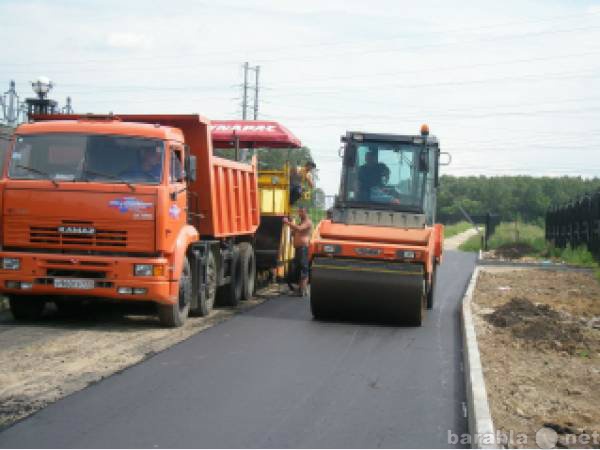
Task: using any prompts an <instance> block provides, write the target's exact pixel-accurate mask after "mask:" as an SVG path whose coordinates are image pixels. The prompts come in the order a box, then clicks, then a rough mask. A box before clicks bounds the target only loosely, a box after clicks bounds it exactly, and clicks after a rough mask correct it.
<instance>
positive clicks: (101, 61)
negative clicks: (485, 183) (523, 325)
mask: <svg viewBox="0 0 600 450" xmlns="http://www.w3.org/2000/svg"><path fill="white" fill-rule="evenodd" d="M597 14H598V13H595V12H589V13H578V14H572V15H563V16H553V17H546V18H536V19H534V20H523V21H508V22H502V23H497V24H488V25H479V26H476V27H467V28H465V27H460V28H450V29H445V30H440V29H436V30H435V31H427V32H417V33H414V32H413V33H411V35H410V36H407V34H406V33H403V34H401V35H398V36H386V37H385V38H379V39H369V42H385V43H388V42H390V41H393V40H404V39H410V38H411V37H419V36H431V35H433V36H435V35H445V34H447V33H455V32H458V33H462V34H464V32H465V31H467V32H468V31H478V30H489V29H494V28H506V27H508V26H512V25H529V24H536V23H545V22H554V21H558V22H560V23H561V24H562V23H564V22H565V20H568V19H577V18H580V17H590V16H596V15H597ZM585 29H587V28H577V29H571V30H568V29H567V30H547V31H544V33H546V32H553V31H558V32H562V31H579V30H585ZM538 33H539V32H538ZM358 43H359V42H356V41H348V40H344V41H337V42H326V43H323V42H319V43H312V44H299V45H286V46H276V47H271V48H263V49H262V50H261V51H262V52H265V53H268V54H272V53H273V52H277V51H284V52H286V53H289V51H290V50H292V49H303V48H306V49H311V48H324V47H338V46H344V45H352V46H355V45H356V44H358ZM419 48H422V47H419ZM221 54H222V52H221V51H218V50H215V51H209V52H189V53H182V54H178V55H173V54H172V52H169V53H167V54H164V55H162V56H160V57H159V56H158V55H156V54H153V55H151V56H145V57H128V58H100V59H97V58H96V59H87V60H81V59H80V60H77V61H73V60H69V61H56V60H52V61H37V62H36V64H43V65H81V64H88V63H91V64H106V63H112V62H118V61H124V60H125V61H128V62H133V61H144V60H148V61H156V60H157V58H160V61H164V60H165V59H168V58H172V59H181V57H182V56H186V55H187V56H190V57H202V56H210V55H221ZM216 64H228V65H229V64H236V62H234V61H227V62H225V61H222V62H217V63H216ZM203 65H206V64H205V63H204V62H203ZM0 66H13V67H14V66H24V67H29V66H31V62H30V61H28V62H17V63H0Z"/></svg>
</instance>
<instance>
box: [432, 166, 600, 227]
mask: <svg viewBox="0 0 600 450" xmlns="http://www.w3.org/2000/svg"><path fill="white" fill-rule="evenodd" d="M599 190H600V178H590V179H584V178H582V177H568V176H564V177H531V176H493V177H487V176H483V175H482V176H471V177H457V176H453V175H443V176H441V177H440V186H439V190H438V199H437V201H438V204H437V218H438V221H439V222H442V223H454V222H457V221H460V220H463V219H464V216H463V215H462V213H461V212H460V208H459V205H460V206H462V208H463V209H464V210H465V211H467V212H468V213H469V214H473V215H479V214H486V213H488V212H491V213H496V214H498V215H499V216H500V219H501V220H502V221H514V220H520V221H523V222H529V223H535V224H538V225H540V226H543V225H544V218H545V214H546V211H547V210H548V208H549V207H550V206H551V205H556V204H564V203H566V202H569V201H571V200H574V199H576V198H578V197H580V196H581V195H583V194H585V193H593V192H596V191H599Z"/></svg>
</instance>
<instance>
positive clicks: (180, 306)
mask: <svg viewBox="0 0 600 450" xmlns="http://www.w3.org/2000/svg"><path fill="white" fill-rule="evenodd" d="M191 272H192V271H191V270H190V262H189V261H188V259H187V257H185V259H184V260H183V269H182V270H181V276H180V277H179V297H178V302H177V303H175V304H173V305H158V318H159V320H160V323H161V325H162V326H164V327H168V328H175V327H180V326H182V325H183V324H184V323H185V320H186V319H187V316H188V314H189V312H190V304H191V301H192V273H191Z"/></svg>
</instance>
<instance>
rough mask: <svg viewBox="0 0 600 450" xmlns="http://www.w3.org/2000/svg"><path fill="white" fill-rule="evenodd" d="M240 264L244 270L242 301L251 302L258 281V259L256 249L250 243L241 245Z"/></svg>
mask: <svg viewBox="0 0 600 450" xmlns="http://www.w3.org/2000/svg"><path fill="white" fill-rule="evenodd" d="M240 260H241V261H240V262H241V270H242V300H250V299H251V298H252V296H253V295H254V285H255V280H256V258H255V256H254V248H252V244H250V243H249V242H242V243H241V244H240Z"/></svg>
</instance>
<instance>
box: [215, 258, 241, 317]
mask: <svg viewBox="0 0 600 450" xmlns="http://www.w3.org/2000/svg"><path fill="white" fill-rule="evenodd" d="M241 298H242V259H241V258H240V249H239V248H238V247H237V246H235V247H234V248H233V252H232V255H231V273H230V277H229V283H228V284H226V285H224V286H221V287H220V288H219V289H218V290H217V303H218V304H219V306H226V307H230V308H235V307H236V306H238V305H239V303H240V299H241Z"/></svg>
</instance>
